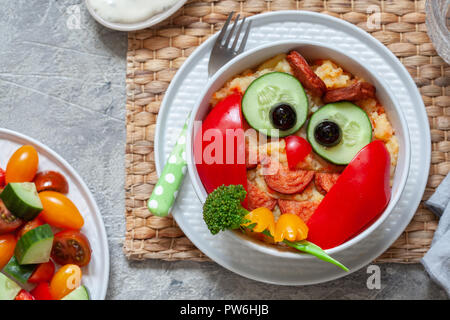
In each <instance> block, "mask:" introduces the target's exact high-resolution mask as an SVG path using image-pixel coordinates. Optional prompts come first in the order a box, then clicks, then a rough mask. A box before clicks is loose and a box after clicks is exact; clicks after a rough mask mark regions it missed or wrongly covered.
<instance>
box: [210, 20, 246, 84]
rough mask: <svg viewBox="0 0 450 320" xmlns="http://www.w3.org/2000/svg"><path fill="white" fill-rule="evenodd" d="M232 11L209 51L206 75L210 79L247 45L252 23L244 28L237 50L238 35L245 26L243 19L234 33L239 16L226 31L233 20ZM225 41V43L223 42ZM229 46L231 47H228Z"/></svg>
mask: <svg viewBox="0 0 450 320" xmlns="http://www.w3.org/2000/svg"><path fill="white" fill-rule="evenodd" d="M233 15H234V11H232V12H231V13H230V15H229V16H228V18H227V21H226V22H225V24H224V25H223V27H222V30H221V31H220V33H219V35H218V36H217V39H216V42H215V44H214V47H213V49H212V50H211V56H210V58H209V65H208V74H209V77H212V76H213V74H214V73H216V72H217V70H219V69H220V68H221V67H222V66H223V65H224V64H225V63H227V62H228V61H230V60H231V59H233V58H234V57H236V56H237V55H238V54H240V53H242V52H243V51H244V49H245V45H246V44H247V39H248V35H249V33H250V28H251V26H252V22H251V21H250V22H249V23H248V24H247V26H246V28H245V33H244V36H243V38H242V40H241V44H240V45H239V48H237V44H238V42H239V38H240V35H241V33H242V29H243V27H244V25H245V19H246V17H244V19H242V21H241V23H240V24H239V28H238V29H237V32H235V31H236V27H237V25H238V23H239V18H240V14H238V15H237V16H236V19H234V23H233V26H232V27H231V29H230V31H229V32H228V33H227V31H228V26H229V25H230V22H231V19H232V18H233ZM233 37H234V41H233V43H232V44H231V40H232V39H233ZM224 39H225V41H224ZM230 44H231V45H230Z"/></svg>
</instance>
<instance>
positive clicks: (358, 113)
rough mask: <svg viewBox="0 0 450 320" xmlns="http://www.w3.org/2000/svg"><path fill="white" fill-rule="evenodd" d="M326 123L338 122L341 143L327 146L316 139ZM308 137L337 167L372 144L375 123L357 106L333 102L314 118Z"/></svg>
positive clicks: (316, 149)
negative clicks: (317, 129) (317, 128)
mask: <svg viewBox="0 0 450 320" xmlns="http://www.w3.org/2000/svg"><path fill="white" fill-rule="evenodd" d="M326 121H332V122H334V123H336V124H337V125H338V126H339V128H340V129H341V131H342V132H341V140H340V141H338V143H337V144H332V145H327V144H326V143H325V144H324V143H323V142H321V141H320V139H317V138H316V136H315V129H316V127H317V126H318V125H319V124H320V123H323V122H326ZM307 137H308V141H309V143H310V144H311V146H312V147H313V149H314V151H315V152H316V153H317V154H318V155H320V156H321V157H323V158H324V159H326V160H328V161H330V162H332V163H334V164H337V165H346V164H348V163H350V161H351V160H352V159H353V157H354V156H355V155H356V154H357V153H358V152H359V151H360V150H361V149H362V148H363V147H364V146H366V145H367V144H369V143H370V142H371V141H372V124H371V122H370V120H369V117H368V116H367V114H366V113H365V112H364V110H362V109H361V108H359V107H358V106H356V105H354V104H353V103H350V102H337V103H330V104H327V105H325V106H323V107H321V108H320V109H319V110H318V111H316V112H315V113H314V114H313V115H312V116H311V118H310V120H309V123H308V129H307Z"/></svg>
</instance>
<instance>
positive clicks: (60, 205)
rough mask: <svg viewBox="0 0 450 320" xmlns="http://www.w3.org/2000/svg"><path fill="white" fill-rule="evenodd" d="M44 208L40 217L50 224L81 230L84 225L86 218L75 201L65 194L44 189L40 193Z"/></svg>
mask: <svg viewBox="0 0 450 320" xmlns="http://www.w3.org/2000/svg"><path fill="white" fill-rule="evenodd" d="M39 198H40V199H41V202H42V207H43V208H44V210H42V212H41V213H40V214H39V219H41V220H43V221H45V222H47V223H48V224H49V225H51V226H54V227H57V228H64V229H72V230H79V229H81V228H82V227H83V225H84V219H83V217H82V216H81V214H80V211H78V209H77V207H76V206H75V205H74V204H73V202H72V201H71V200H70V199H69V198H67V197H66V196H65V195H63V194H62V193H59V192H55V191H43V192H40V193H39Z"/></svg>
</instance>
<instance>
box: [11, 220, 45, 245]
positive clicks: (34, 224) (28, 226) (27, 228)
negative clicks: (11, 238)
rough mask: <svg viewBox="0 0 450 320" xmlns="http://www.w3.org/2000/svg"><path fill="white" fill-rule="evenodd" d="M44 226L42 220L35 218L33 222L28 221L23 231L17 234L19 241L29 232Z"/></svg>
mask: <svg viewBox="0 0 450 320" xmlns="http://www.w3.org/2000/svg"><path fill="white" fill-rule="evenodd" d="M43 224H44V222H42V221H41V219H39V218H34V219H33V220H31V221H28V222H27V223H25V224H24V225H23V227H22V229H20V230H19V232H17V240H19V239H20V238H22V236H23V235H24V234H25V233H27V232H28V231H30V230H33V229H34V228H37V227H39V226H42V225H43Z"/></svg>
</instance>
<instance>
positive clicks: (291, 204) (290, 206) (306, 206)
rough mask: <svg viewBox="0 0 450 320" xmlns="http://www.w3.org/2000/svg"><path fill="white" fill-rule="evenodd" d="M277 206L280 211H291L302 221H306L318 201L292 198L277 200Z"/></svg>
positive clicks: (317, 204)
mask: <svg viewBox="0 0 450 320" xmlns="http://www.w3.org/2000/svg"><path fill="white" fill-rule="evenodd" d="M278 206H279V207H280V210H281V213H292V214H295V215H297V216H299V217H300V218H301V219H302V220H303V222H305V223H306V222H308V220H309V218H310V217H311V216H312V215H313V213H314V211H316V209H317V207H318V206H319V202H315V201H294V200H282V199H280V200H278Z"/></svg>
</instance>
